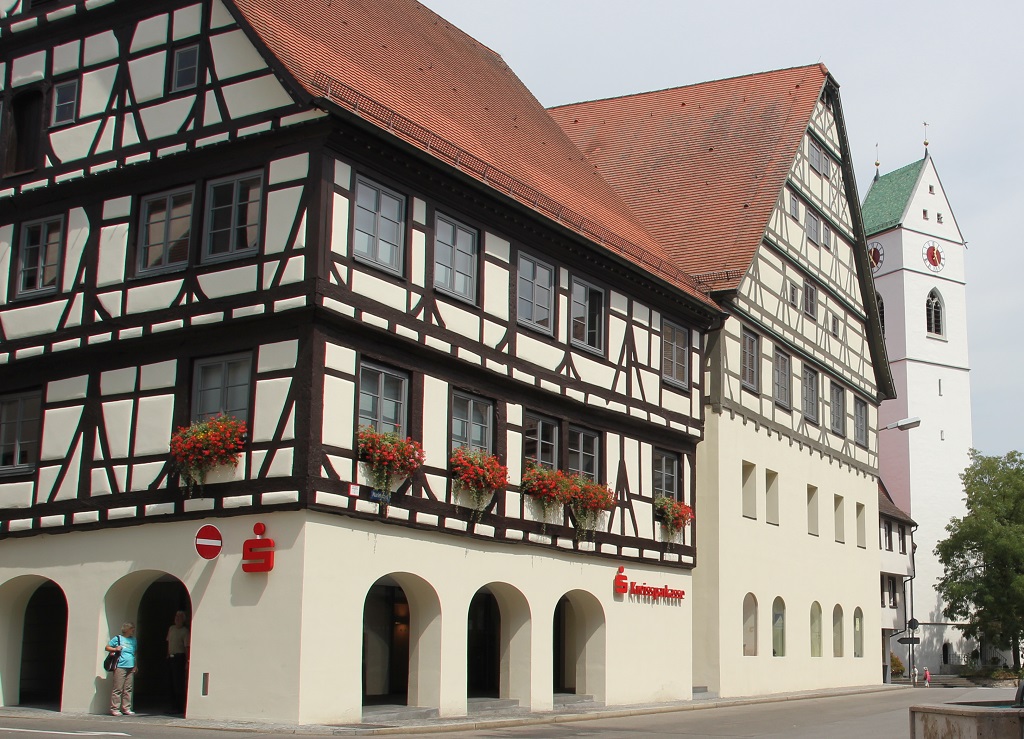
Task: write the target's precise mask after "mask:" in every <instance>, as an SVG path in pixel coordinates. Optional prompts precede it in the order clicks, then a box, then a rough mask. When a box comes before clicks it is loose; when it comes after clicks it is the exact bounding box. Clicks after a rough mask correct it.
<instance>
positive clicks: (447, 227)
mask: <svg viewBox="0 0 1024 739" xmlns="http://www.w3.org/2000/svg"><path fill="white" fill-rule="evenodd" d="M477 241H478V234H477V231H476V229H473V228H470V227H469V226H466V225H464V224H462V223H459V222H458V221H456V220H455V219H454V218H449V217H448V216H445V215H441V214H440V213H439V214H438V215H437V225H436V227H435V230H434V287H436V288H439V289H441V290H443V291H445V292H448V293H452V294H453V295H456V296H457V297H460V298H463V299H464V300H468V301H469V302H471V303H472V302H475V301H476V275H477V261H478V258H477Z"/></svg>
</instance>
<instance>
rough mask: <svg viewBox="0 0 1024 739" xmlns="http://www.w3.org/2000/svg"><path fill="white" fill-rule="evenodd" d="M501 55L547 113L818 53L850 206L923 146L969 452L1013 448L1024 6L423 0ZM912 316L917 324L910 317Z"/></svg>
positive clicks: (1020, 400) (899, 0) (1019, 398)
mask: <svg viewBox="0 0 1024 739" xmlns="http://www.w3.org/2000/svg"><path fill="white" fill-rule="evenodd" d="M425 4H426V5H427V6H428V7H430V8H431V9H432V10H434V11H435V12H437V13H439V14H440V15H442V16H443V17H445V18H447V19H448V20H449V21H451V22H452V23H454V24H455V25H456V26H458V27H459V28H461V29H462V30H464V31H465V32H467V33H469V34H470V35H471V36H473V37H475V38H476V39H478V40H479V41H480V42H482V43H484V44H486V45H487V46H489V47H491V48H492V49H494V50H495V51H497V52H498V53H500V54H501V55H502V57H504V59H505V61H506V62H507V63H508V65H509V66H510V67H512V69H513V70H514V71H515V72H516V74H518V75H519V77H520V79H522V80H523V82H524V83H525V84H526V86H527V87H529V88H530V90H531V91H532V92H533V94H534V95H535V96H536V97H537V98H538V99H539V100H540V101H541V103H543V104H544V105H546V106H552V105H559V104H562V103H569V102H577V101H580V100H592V99H596V98H604V97H612V96H616V95H624V94H629V93H634V92H641V91H644V90H657V89H662V88H666V87H676V86H679V85H687V84H692V83H695V82H702V81H706V80H713V79H722V78H725V77H734V76H736V75H742V74H750V73H753V72H761V71H766V70H771V69H782V68H785V67H794V66H800V65H804V64H811V63H815V62H819V61H820V62H823V63H824V64H825V65H826V66H827V67H828V69H829V71H830V72H831V73H832V75H833V76H834V77H835V78H836V80H837V81H838V82H839V84H840V93H841V95H842V99H843V109H844V111H845V113H846V123H847V130H848V133H849V136H850V145H851V147H852V151H853V157H854V163H855V168H856V171H857V186H858V191H859V193H860V197H861V199H862V200H863V197H864V193H866V192H867V187H868V185H869V184H870V181H871V177H872V176H873V175H874V171H875V170H874V161H875V144H876V143H877V144H878V146H879V158H880V160H881V163H882V166H881V170H882V172H883V174H884V173H885V172H889V171H891V170H893V169H896V168H898V167H901V166H903V165H904V164H909V163H910V162H913V161H916V160H917V159H920V158H921V156H922V155H923V153H924V146H923V140H924V127H923V125H922V123H923V122H924V121H927V122H928V124H929V127H928V138H929V140H930V142H931V145H930V147H929V149H930V152H931V155H932V157H933V159H934V161H935V165H936V168H937V169H938V172H939V177H940V178H941V180H942V185H943V188H944V189H945V191H946V194H947V196H948V197H949V201H950V205H951V207H952V210H953V215H954V216H955V217H956V219H957V223H958V224H959V226H960V230H961V231H962V232H963V234H964V238H965V239H966V240H967V241H968V255H967V269H968V276H967V283H968V325H969V330H970V352H971V357H970V364H971V370H972V371H971V383H972V405H973V409H974V411H973V415H974V418H973V421H974V445H975V446H976V447H977V448H978V449H980V450H981V451H982V452H984V453H986V454H1002V453H1004V452H1006V451H1009V450H1010V449H1024V427H1022V425H1021V423H1020V419H1021V418H1024V408H1022V406H1024V393H1021V392H1020V391H1019V389H1018V388H1017V387H1016V385H1017V382H1018V378H1019V376H1020V375H1019V373H1020V371H1021V370H1020V369H1019V368H1020V367H1021V365H1022V364H1024V363H1022V361H1021V354H1022V351H1024V350H1022V348H1021V342H1020V341H1018V340H1017V339H1016V338H1015V337H1016V330H1014V331H1013V332H1011V333H1010V334H1007V333H1006V331H1007V330H1009V329H1010V328H1012V327H1013V326H1014V325H1016V324H1015V320H1014V318H1013V316H1020V315H1021V313H1022V304H1024V297H1022V292H1021V290H1020V289H1019V288H1018V283H1019V281H1020V278H1019V277H1018V272H1019V269H1020V268H1019V267H1018V264H1017V260H1016V259H1013V258H1011V259H1010V260H1009V261H1007V260H1006V259H1001V258H1000V257H999V255H1000V254H1011V253H1013V248H1012V247H1013V246H1015V244H1014V242H1015V240H1016V238H1017V237H1015V236H1014V235H1013V223H1014V222H1015V221H1016V219H1017V217H1019V215H1020V214H1021V212H1022V210H1024V208H1022V205H1024V178H1022V177H1021V176H1020V174H1019V173H1018V172H1017V166H1018V163H1019V162H1020V161H1021V160H1022V158H1021V148H1022V144H1021V134H1020V130H1019V129H1020V128H1021V125H1022V122H1024V121H1022V116H1021V108H1022V106H1024V98H1022V96H1021V94H1020V88H1021V83H1020V76H1019V75H1020V71H1021V70H1022V69H1024V43H1022V42H1021V40H1020V38H1019V29H1020V28H1021V26H1022V21H1024V4H1018V3H1010V2H1005V3H997V2H991V1H988V0H986V1H985V2H951V1H950V0H934V1H933V2H928V3H925V2H904V1H903V0H889V1H888V2H876V1H874V0H871V1H870V2H856V3H842V4H840V3H828V2H820V0H819V1H818V2H797V1H795V0H780V1H779V2H775V3H769V2H763V1H761V2H730V3H709V2H700V3H697V2H689V1H686V2H683V1H679V2H670V1H668V0H647V1H644V0H634V1H633V2H630V3H626V2H624V1H623V0H425ZM922 320H923V319H922Z"/></svg>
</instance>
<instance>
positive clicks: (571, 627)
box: [552, 590, 606, 701]
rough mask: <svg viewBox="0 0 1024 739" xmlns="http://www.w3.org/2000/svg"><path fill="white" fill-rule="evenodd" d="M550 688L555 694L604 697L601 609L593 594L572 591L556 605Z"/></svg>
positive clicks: (601, 698) (604, 659)
mask: <svg viewBox="0 0 1024 739" xmlns="http://www.w3.org/2000/svg"><path fill="white" fill-rule="evenodd" d="M553 626H554V639H553V644H552V647H553V655H552V656H553V667H554V674H553V675H552V678H553V685H554V692H555V693H568V694H575V695H590V696H593V698H594V700H598V701H603V700H604V697H605V662H606V652H605V650H606V636H605V619H604V609H603V608H602V607H601V603H600V602H599V601H598V600H597V598H595V597H594V596H593V595H592V594H590V593H587V592H584V591H582V590H573V591H570V592H568V593H566V594H565V595H563V596H562V597H561V598H560V599H559V600H558V603H557V604H556V605H555V612H554V624H553Z"/></svg>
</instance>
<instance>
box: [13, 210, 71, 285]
mask: <svg viewBox="0 0 1024 739" xmlns="http://www.w3.org/2000/svg"><path fill="white" fill-rule="evenodd" d="M63 246H64V219H63V218H62V217H57V218H47V219H44V220H41V221H33V222H32V223H26V224H25V225H24V226H22V227H21V249H20V250H19V256H18V295H30V294H33V293H41V292H44V291H45V292H50V291H53V290H56V289H57V273H58V272H59V271H60V260H61V252H62V251H63Z"/></svg>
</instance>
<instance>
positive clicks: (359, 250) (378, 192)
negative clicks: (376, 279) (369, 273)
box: [352, 177, 405, 274]
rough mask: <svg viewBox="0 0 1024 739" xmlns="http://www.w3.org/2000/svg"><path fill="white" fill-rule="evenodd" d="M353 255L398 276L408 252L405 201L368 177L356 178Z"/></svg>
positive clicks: (402, 197) (401, 196)
mask: <svg viewBox="0 0 1024 739" xmlns="http://www.w3.org/2000/svg"><path fill="white" fill-rule="evenodd" d="M353 236H354V239H355V243H354V245H353V250H352V251H353V253H354V254H355V256H356V258H357V259H361V260H363V261H365V262H369V263H370V264H373V265H374V266H377V267H381V268H382V269H385V270H387V271H389V272H394V273H396V274H398V273H400V272H401V271H402V257H403V253H404V250H405V197H404V196H403V195H400V194H399V193H397V192H395V191H394V190H390V189H388V188H386V187H384V186H383V185H379V184H377V183H376V182H371V181H370V180H368V179H366V178H364V177H357V178H356V223H355V231H354V233H353Z"/></svg>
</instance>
